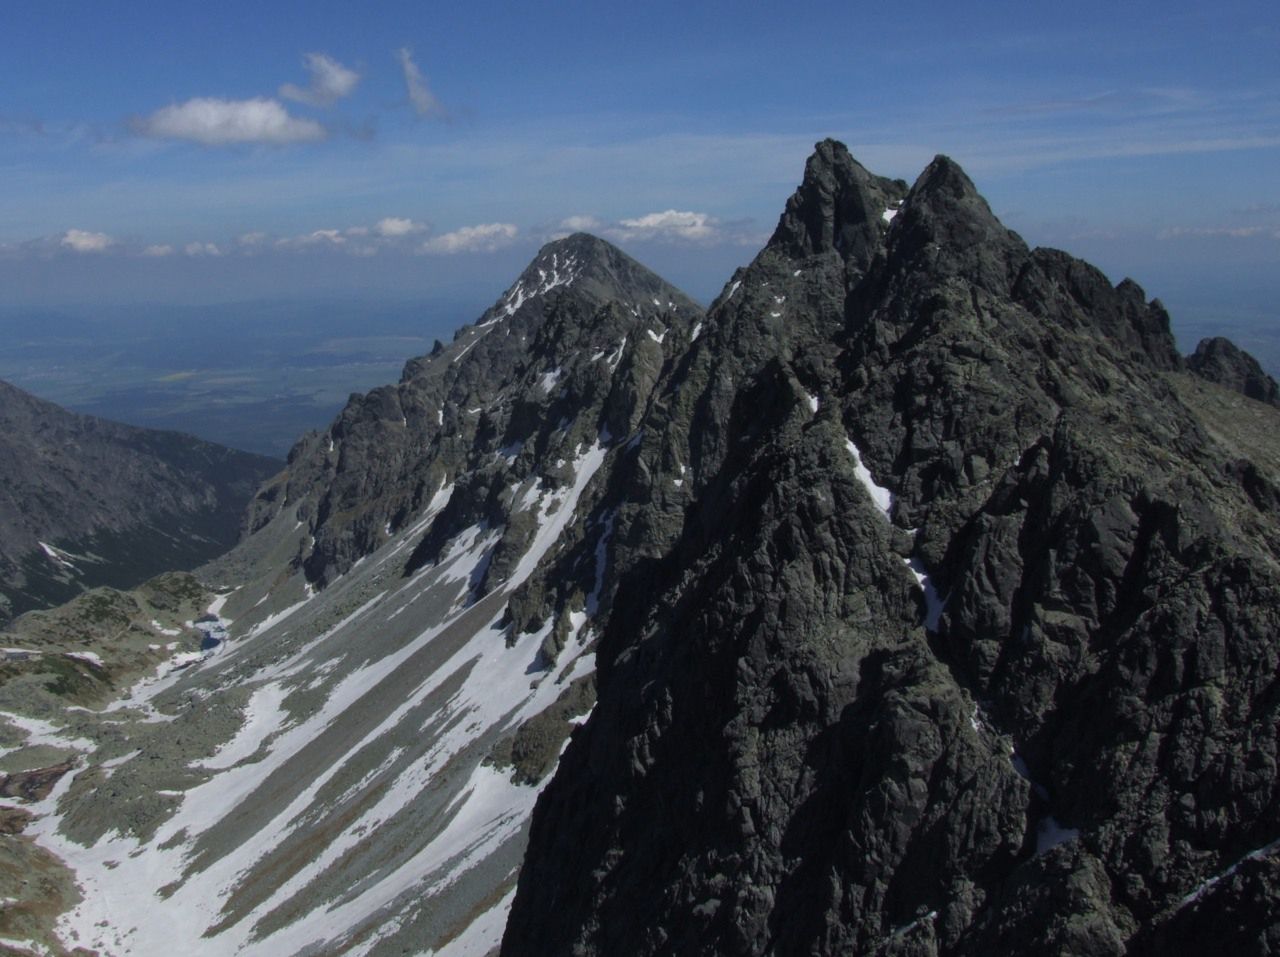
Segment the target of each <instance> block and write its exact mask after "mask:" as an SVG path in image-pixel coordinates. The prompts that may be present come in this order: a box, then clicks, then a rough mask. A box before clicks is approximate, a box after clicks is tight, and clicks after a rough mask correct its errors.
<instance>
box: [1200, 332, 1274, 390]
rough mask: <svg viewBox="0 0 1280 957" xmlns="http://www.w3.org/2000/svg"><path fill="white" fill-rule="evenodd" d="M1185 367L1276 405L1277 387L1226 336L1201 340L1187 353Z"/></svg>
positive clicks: (1260, 368) (1219, 383)
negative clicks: (1193, 349)
mask: <svg viewBox="0 0 1280 957" xmlns="http://www.w3.org/2000/svg"><path fill="white" fill-rule="evenodd" d="M1187 368H1188V369H1190V370H1191V371H1192V372H1194V373H1195V374H1196V375H1198V376H1203V377H1204V378H1206V379H1208V380H1209V381H1210V382H1216V383H1217V384H1218V385H1221V386H1225V387H1226V388H1228V389H1231V390H1233V391H1235V392H1239V393H1241V394H1243V395H1247V396H1248V397H1249V398H1251V399H1257V400H1258V401H1259V402H1266V403H1267V404H1268V405H1280V387H1277V386H1276V381H1275V379H1273V378H1271V376H1269V375H1267V374H1266V373H1265V372H1263V371H1262V366H1260V365H1259V364H1258V360H1257V359H1255V358H1254V357H1253V356H1251V355H1249V353H1247V352H1245V351H1244V350H1243V349H1241V348H1239V347H1238V346H1236V345H1235V344H1234V343H1233V342H1232V341H1231V340H1230V339H1224V338H1223V337H1222V336H1214V337H1213V338H1211V339H1201V340H1200V343H1199V345H1197V346H1196V351H1195V352H1193V353H1192V354H1191V355H1189V356H1187Z"/></svg>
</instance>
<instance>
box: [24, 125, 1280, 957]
mask: <svg viewBox="0 0 1280 957" xmlns="http://www.w3.org/2000/svg"><path fill="white" fill-rule="evenodd" d="M1198 354H1203V356H1205V357H1215V358H1213V361H1208V358H1204V360H1203V361H1202V360H1200V359H1192V360H1184V359H1182V358H1181V357H1180V356H1179V355H1178V353H1177V351H1176V349H1175V347H1174V342H1173V339H1172V336H1171V335H1170V332H1169V322H1168V316H1167V315H1166V314H1165V311H1164V309H1163V308H1162V307H1161V306H1160V304H1159V302H1158V301H1148V300H1147V299H1146V296H1145V294H1144V293H1143V291H1142V290H1141V289H1140V288H1139V287H1138V286H1137V285H1136V284H1134V283H1132V282H1130V281H1127V280H1126V281H1125V282H1122V283H1120V284H1119V285H1116V286H1113V285H1112V284H1111V283H1110V282H1109V281H1107V279H1106V278H1105V277H1104V276H1103V275H1102V274H1101V273H1099V272H1098V271H1097V270H1096V269H1093V268H1092V267H1090V266H1088V265H1087V264H1084V263H1081V262H1079V261H1077V260H1075V259H1072V258H1071V257H1070V256H1068V255H1066V254H1065V253H1061V252H1057V251H1052V250H1040V249H1034V250H1033V249H1028V248H1027V246H1026V245H1025V244H1024V243H1023V242H1022V240H1021V239H1019V238H1018V237H1017V236H1016V235H1015V234H1013V233H1011V232H1009V231H1008V230H1006V229H1005V228H1004V227H1003V226H1002V225H1001V224H1000V223H999V222H998V221H997V220H996V218H995V217H994V216H993V215H992V214H991V211H990V210H989V209H988V207H987V204H986V203H985V201H984V200H983V199H982V198H981V196H980V195H979V194H978V193H977V191H976V190H975V189H974V187H973V184H972V183H971V182H970V181H969V179H968V178H967V177H966V176H965V174H964V172H963V171H962V170H960V169H959V167H958V166H956V164H954V163H953V162H951V161H950V160H947V159H946V158H944V157H939V158H938V159H937V160H935V161H934V162H933V163H932V164H931V165H930V166H929V168H928V169H926V170H925V171H924V173H923V174H922V175H921V176H920V178H919V179H918V180H917V181H916V183H915V184H914V185H908V184H907V183H905V182H902V181H899V180H892V179H886V178H883V177H879V176H876V175H874V174H872V173H870V172H868V171H867V170H865V169H863V168H862V167H861V166H860V165H859V164H857V163H856V162H855V161H854V160H853V159H852V158H851V157H850V156H849V154H848V152H847V150H846V149H845V148H844V147H843V146H841V145H840V144H838V143H835V142H833V141H826V142H824V143H820V144H818V147H817V150H816V152H815V154H814V155H813V156H812V157H811V158H810V160H809V162H808V164H807V166H806V170H805V176H804V180H803V182H802V184H801V186H800V187H799V189H798V190H797V191H796V193H795V195H794V196H793V197H792V198H791V199H790V200H789V201H788V203H787V205H786V208H785V210H784V212H783V214H782V216H781V218H780V220H779V224H778V227H777V229H776V231H775V233H774V235H773V237H772V239H771V240H770V242H769V243H768V245H767V246H766V247H765V249H763V250H762V251H761V252H760V254H759V255H758V256H757V257H756V259H755V260H754V261H753V262H752V263H751V265H750V266H748V267H746V268H744V269H741V270H739V271H738V272H737V273H735V275H734V276H733V277H732V279H731V281H730V282H729V283H728V284H727V285H726V286H725V289H724V291H723V293H722V294H721V295H720V297H719V298H718V299H717V301H716V302H715V303H713V304H712V306H711V307H710V309H709V310H706V311H705V312H704V311H703V310H701V309H700V308H698V307H697V306H696V305H695V304H694V303H692V302H690V301H689V300H688V299H687V298H686V297H685V296H683V295H682V294H681V293H679V292H678V291H677V290H675V289H673V288H672V287H670V286H669V285H667V284H666V283H665V282H663V281H662V280H661V279H660V278H658V277H657V276H655V275H653V274H652V273H651V272H649V271H648V270H646V269H645V268H644V267H643V266H640V265H639V264H638V263H635V262H634V261H633V260H631V259H629V258H628V257H627V256H625V255H624V254H623V253H621V252H619V251H618V250H617V249H615V248H613V247H612V246H610V245H609V244H607V243H604V242H602V241H600V240H598V239H595V238H593V237H590V236H586V235H582V234H578V235H574V236H570V237H567V238H565V239H562V240H557V241H556V242H553V243H550V244H548V245H547V246H546V247H544V248H543V249H542V250H541V251H540V252H539V254H538V256H537V257H536V258H535V260H534V261H533V263H532V264H531V265H530V266H529V268H528V269H527V270H526V271H525V272H524V273H523V274H522V275H521V276H520V277H519V278H518V279H517V281H516V282H515V283H514V284H513V285H512V286H511V287H510V289H509V290H508V291H507V292H506V293H505V294H504V295H503V296H502V297H501V299H499V301H498V302H497V303H495V305H494V306H493V308H491V309H490V310H488V311H487V312H486V313H485V314H484V315H483V316H481V317H480V319H479V320H478V321H477V322H476V323H475V324H473V325H470V326H467V327H465V328H463V329H462V330H460V331H459V333H458V334H457V336H456V337H455V338H454V340H453V342H452V343H450V344H449V345H447V346H446V345H443V344H439V345H438V346H437V348H436V349H435V350H434V351H433V353H432V354H431V355H429V356H423V357H421V358H417V359H413V360H411V361H409V362H408V363H407V364H406V366H405V369H404V373H403V375H402V377H401V380H400V382H399V383H397V384H395V385H391V386H387V387H385V388H381V389H375V390H374V391H372V392H370V393H368V394H367V395H357V396H352V398H351V400H350V402H349V403H348V405H347V407H346V409H345V410H344V411H343V412H342V413H341V414H340V415H339V416H338V418H337V419H336V420H335V421H334V423H333V424H332V425H331V426H330V427H329V429H328V430H326V431H325V432H323V433H315V434H312V435H308V436H306V437H305V438H304V439H303V440H302V441H300V442H299V443H298V444H297V446H295V448H294V449H293V451H292V452H291V453H290V456H289V462H288V466H287V468H286V469H285V470H284V471H283V472H282V473H280V474H279V475H278V476H277V477H276V478H274V479H273V480H272V481H271V482H269V483H268V484H267V485H265V486H264V487H263V488H262V489H261V490H260V491H259V493H258V495H257V496H256V498H255V499H254V501H253V503H252V506H251V508H250V515H249V534H247V535H246V536H245V538H244V539H243V541H242V542H241V543H240V544H239V545H238V546H237V547H236V548H235V549H234V550H232V551H231V552H230V553H228V554H227V555H225V556H223V557H221V558H219V559H217V560H216V561H214V562H212V563H210V564H209V565H207V566H205V567H203V568H202V569H200V570H199V572H198V575H199V579H200V580H201V581H202V582H203V583H204V585H205V586H207V588H208V589H209V590H208V591H205V590H202V589H201V587H199V586H197V585H195V583H194V582H193V581H191V580H188V579H185V578H181V577H178V578H173V579H167V580H164V581H161V582H158V583H152V584H151V585H150V586H148V588H147V589H146V590H144V592H138V593H134V594H132V595H124V596H122V595H119V594H115V593H110V592H102V593H95V594H92V595H89V596H85V597H84V598H82V599H81V600H80V601H79V603H78V604H73V605H72V606H68V608H67V609H64V610H61V611H59V612H58V613H51V614H49V615H47V616H42V617H32V616H29V617H28V618H27V619H24V622H23V624H24V628H23V629H19V630H17V631H15V632H14V633H12V634H7V635H5V636H4V643H5V644H6V645H7V646H11V647H13V648H15V649H17V654H19V655H21V656H22V657H21V658H20V659H19V660H17V661H16V662H15V663H13V664H12V666H11V671H12V674H11V675H10V676H9V677H8V678H7V679H6V680H0V716H3V718H4V722H5V724H0V773H3V774H5V775H7V777H6V779H5V780H4V781H3V782H0V790H3V789H4V788H8V789H9V790H8V791H6V792H5V793H6V794H9V795H11V796H13V795H16V797H12V800H13V801H14V802H15V803H14V804H13V806H12V808H11V809H8V810H6V809H5V807H4V806H0V823H3V824H4V825H5V826H6V827H8V828H9V830H10V831H12V832H14V833H12V834H4V833H0V841H9V842H10V843H9V844H8V845H5V846H6V847H17V848H19V851H20V855H21V856H22V860H24V861H30V862H31V863H30V865H29V866H31V867H33V868H40V869H41V872H42V873H45V872H47V873H48V874H49V875H50V876H49V878H48V881H49V886H50V887H53V888H54V890H52V891H50V893H49V895H47V897H48V899H50V900H53V899H56V900H57V901H58V902H59V903H58V905H57V906H59V907H62V908H63V912H62V913H61V916H59V917H58V918H57V920H58V923H57V926H56V928H53V929H50V927H49V926H48V925H49V922H50V917H49V916H48V915H49V913H50V912H51V910H52V908H53V906H54V905H51V904H49V903H41V901H40V900H39V899H38V895H36V896H33V895H32V892H31V891H30V890H29V889H24V886H25V885H22V884H21V883H20V882H19V881H18V880H17V879H16V878H15V879H13V880H10V879H9V876H6V875H7V872H5V871H3V870H0V896H3V895H9V896H10V897H12V898H14V899H15V900H16V901H18V904H17V905H15V906H14V907H10V908H6V909H5V910H4V912H3V913H0V936H8V937H20V938H22V939H32V940H36V941H38V942H41V943H49V944H50V945H51V946H52V947H53V948H54V950H55V951H57V950H58V949H59V948H68V947H71V946H75V945H79V946H84V947H92V948H95V949H97V950H99V951H101V952H107V953H113V954H116V953H120V954H148V955H150V954H156V955H160V954H168V953H172V952H175V951H183V952H188V951H189V952H196V951H199V950H202V949H206V948H208V949H212V950H216V951H217V952H219V953H235V954H243V955H249V954H262V955H272V957H274V955H303V954H314V953H356V954H362V955H372V957H389V955H393V954H400V953H405V952H413V953H420V952H428V951H429V952H431V953H433V954H437V955H450V957H459V955H464V954H467V955H478V954H488V953H491V952H494V951H496V950H497V949H498V948H499V947H501V950H502V952H503V953H505V954H511V955H524V954H531V955H532V954H537V955H554V954H579V955H592V954H600V955H605V954H608V955H614V954H674V953H680V954H692V953H697V954H705V953H724V954H809V953H812V954H845V953H879V954H912V955H933V954H974V955H978V954H991V953H1049V954H1054V953H1057V954H1119V953H1124V952H1129V953H1152V954H1155V953H1169V952H1178V951H1182V952H1198V951H1202V950H1204V949H1205V948H1207V947H1209V946H1211V945H1212V946H1230V947H1232V948H1233V949H1235V950H1239V951H1240V952H1241V953H1242V954H1247V953H1266V952H1268V950H1267V948H1268V947H1270V948H1271V949H1272V950H1274V949H1275V948H1276V947H1278V946H1280V938H1278V936H1277V935H1278V934H1280V927H1278V926H1277V924H1276V922H1275V919H1274V918H1273V917H1272V908H1271V907H1270V906H1269V903H1270V902H1271V901H1272V900H1274V898H1275V894H1276V890H1277V881H1278V880H1280V855H1277V853H1276V851H1277V848H1280V844H1278V843H1277V841H1280V806H1278V803H1277V780H1276V744H1277V742H1276V736H1277V723H1278V720H1280V680H1278V679H1277V666H1278V665H1280V649H1278V648H1277V644H1276V641H1275V638H1274V636H1275V625H1276V619H1277V616H1280V565H1278V564H1277V556H1278V555H1280V522H1278V521H1277V509H1278V508H1280V486H1278V485H1277V483H1276V478H1275V477H1276V475H1277V474H1280V472H1278V470H1280V446H1277V444H1276V442H1275V440H1274V435H1275V433H1276V428H1275V427H1276V424H1277V416H1280V410H1277V409H1276V408H1274V407H1273V406H1272V405H1269V404H1266V403H1265V402H1260V401H1256V400H1255V399H1254V398H1252V397H1251V396H1253V395H1254V394H1255V393H1256V392H1257V389H1258V388H1261V389H1262V390H1263V391H1264V393H1265V391H1266V389H1267V388H1268V386H1267V382H1268V381H1269V380H1265V379H1256V381H1255V379H1254V378H1251V376H1253V368H1252V367H1251V366H1249V364H1248V357H1247V356H1244V355H1243V354H1242V353H1237V352H1235V351H1233V348H1232V349H1228V348H1226V347H1223V346H1214V347H1212V348H1211V347H1209V346H1202V348H1201V350H1199V351H1198ZM1271 388H1272V389H1274V384H1272V386H1271ZM1264 397H1265V396H1264ZM215 593H216V595H217V597H216V598H215V597H214V594H215ZM206 600H208V604H206ZM195 606H201V607H205V608H207V609H208V613H207V614H206V615H204V616H203V619H201V618H200V617H198V616H195V610H196V609H195ZM189 616H190V617H189ZM89 619H92V620H93V621H95V622H97V625H96V627H95V628H94V629H85V628H83V627H82V626H81V623H82V622H83V621H85V620H89ZM77 636H78V637H77ZM77 641H78V643H76V642H77ZM138 675H143V677H142V678H141V679H139V678H138ZM126 686H127V687H128V689H129V690H128V691H127V692H126V693H125V694H124V695H123V696H119V694H118V689H119V688H121V687H126ZM113 699H114V700H113ZM59 702H62V704H63V705H64V707H62V708H61V709H60V708H59ZM66 703H73V704H75V705H77V706H78V707H76V708H71V709H67V708H65V704H66ZM6 725H7V726H6ZM15 853H18V852H15ZM59 859H60V860H61V861H62V862H64V864H65V867H66V868H67V869H69V870H67V869H60V868H61V867H62V865H59V864H58V860H59ZM10 876H11V875H10ZM73 885H74V886H78V888H79V894H80V896H79V898H78V899H77V898H76V894H75V892H74V886H73ZM41 908H43V909H41ZM13 915H18V916H13ZM42 915H43V916H42ZM19 918H21V920H19ZM42 920H43V923H41V921H42Z"/></svg>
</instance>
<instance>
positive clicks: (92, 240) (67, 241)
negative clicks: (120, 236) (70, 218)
mask: <svg viewBox="0 0 1280 957" xmlns="http://www.w3.org/2000/svg"><path fill="white" fill-rule="evenodd" d="M60 242H61V244H62V245H63V246H65V247H66V248H67V249H70V250H72V251H73V252H77V253H100V252H103V251H104V250H106V249H108V248H109V247H110V246H112V245H114V244H115V240H114V239H112V238H111V237H110V236H108V235H107V234H106V233H91V232H87V231H86V230H83V229H68V230H67V231H66V232H65V233H64V234H63V236H62V239H61V240H60Z"/></svg>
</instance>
